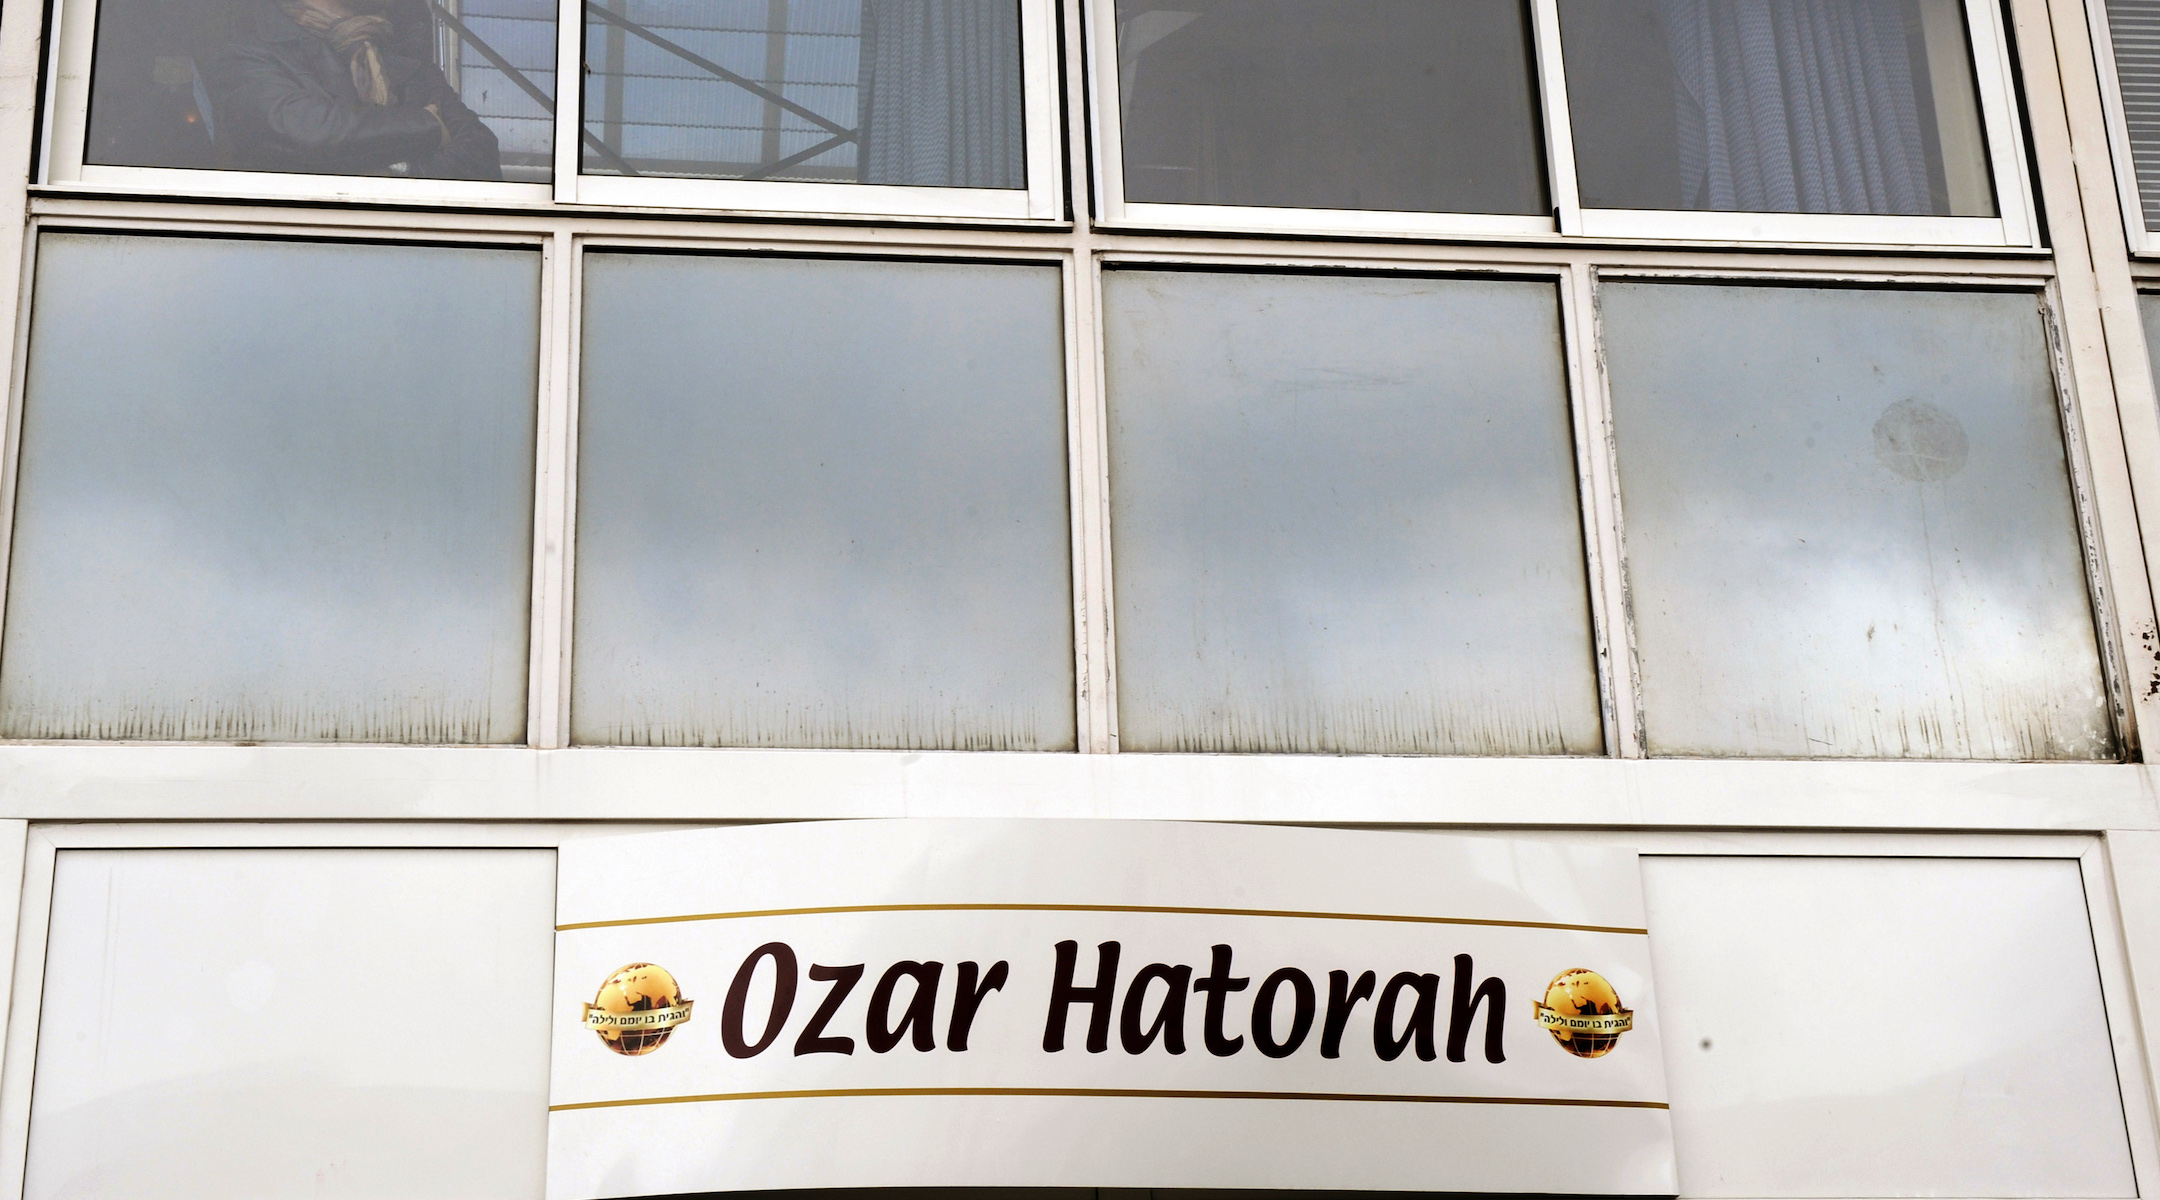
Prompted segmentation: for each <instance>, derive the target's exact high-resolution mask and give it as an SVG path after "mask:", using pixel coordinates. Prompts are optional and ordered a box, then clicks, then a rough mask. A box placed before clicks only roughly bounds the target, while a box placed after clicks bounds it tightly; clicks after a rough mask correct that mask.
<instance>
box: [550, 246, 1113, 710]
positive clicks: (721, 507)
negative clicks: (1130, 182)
mask: <svg viewBox="0 0 2160 1200" xmlns="http://www.w3.org/2000/svg"><path fill="white" fill-rule="evenodd" d="M585 261H586V265H585V351H584V360H583V370H584V388H583V392H582V398H581V401H580V405H581V409H582V425H583V433H582V441H581V443H580V449H579V458H578V469H579V481H580V482H579V485H578V562H577V599H578V607H577V630H576V672H575V674H574V676H573V680H574V682H573V685H572V686H573V693H572V701H571V725H572V729H573V731H574V734H575V737H576V738H577V740H578V741H581V742H604V743H618V744H630V745H669V746H682V745H690V746H828V747H862V748H879V749H997V750H1069V749H1072V748H1073V746H1074V712H1073V650H1072V588H1071V581H1070V580H1071V567H1070V563H1071V549H1070V547H1071V538H1070V534H1069V532H1068V529H1069V524H1070V520H1069V517H1068V510H1067V506H1066V467H1065V384H1064V366H1063V362H1064V333H1063V327H1062V322H1061V320H1060V316H1059V303H1060V301H1059V296H1060V288H1061V286H1062V285H1061V282H1060V280H1059V276H1058V271H1057V269H1056V268H1055V267H1023V266H985V265H933V264H928V263H891V262H843V261H810V260H804V259H767V258H734V257H699V256H686V255H639V254H593V255H589V256H587V258H586V260H585Z"/></svg>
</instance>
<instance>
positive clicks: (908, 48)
mask: <svg viewBox="0 0 2160 1200" xmlns="http://www.w3.org/2000/svg"><path fill="white" fill-rule="evenodd" d="M1022 99H1023V97H1022V87H1021V78H1020V0H593V2H591V3H588V4H586V6H585V159H584V163H585V166H584V169H585V170H586V171H587V172H589V173H591V174H596V175H658V176H670V177H676V178H690V179H788V180H798V181H805V182H824V183H882V184H911V185H915V186H922V187H969V188H1010V189H1017V188H1024V187H1026V186H1027V180H1026V154H1025V147H1024V145H1023V141H1024V133H1025V131H1024V129H1023V120H1022V118H1023V115H1024V113H1023V105H1022Z"/></svg>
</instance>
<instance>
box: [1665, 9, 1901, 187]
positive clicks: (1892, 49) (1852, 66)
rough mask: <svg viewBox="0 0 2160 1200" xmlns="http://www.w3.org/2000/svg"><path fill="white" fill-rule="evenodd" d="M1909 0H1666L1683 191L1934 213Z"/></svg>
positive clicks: (1666, 20)
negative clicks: (1908, 22) (1909, 29)
mask: <svg viewBox="0 0 2160 1200" xmlns="http://www.w3.org/2000/svg"><path fill="white" fill-rule="evenodd" d="M1905 9H1906V5H1905V3H1904V2H1903V0H1659V15H1660V17H1661V18H1662V20H1663V22H1664V25H1665V36H1666V40H1667V43H1668V45H1669V47H1670V50H1671V53H1672V61H1673V71H1674V75H1675V79H1676V87H1675V93H1676V95H1675V99H1676V102H1677V106H1678V118H1679V134H1680V178H1681V204H1682V206H1683V207H1686V208H1693V209H1709V210H1721V211H1739V212H1817V213H1884V214H1925V213H1928V212H1931V211H1933V208H1932V197H1931V188H1930V185H1929V179H1928V154H1927V147H1926V143H1925V142H1924V141H1923V139H1922V135H1921V129H1920V106H1919V98H1918V93H1917V89H1918V87H1922V86H1925V82H1924V81H1920V80H1915V78H1914V76H1913V67H1912V58H1911V53H1910V47H1909V45H1908V40H1907V39H1908V36H1909V35H1908V32H1907V25H1906V18H1905Z"/></svg>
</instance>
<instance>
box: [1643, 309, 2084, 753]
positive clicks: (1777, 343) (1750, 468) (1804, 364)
mask: <svg viewBox="0 0 2160 1200" xmlns="http://www.w3.org/2000/svg"><path fill="white" fill-rule="evenodd" d="M1601 312H1602V315H1603V321H1604V331H1605V357H1606V361H1607V364H1608V368H1609V370H1610V372H1611V379H1612V390H1613V401H1612V403H1613V410H1614V425H1615V428H1616V430H1617V436H1618V439H1619V455H1620V489H1621V497H1622V507H1623V512H1624V522H1625V533H1626V538H1627V556H1628V557H1627V562H1628V576H1629V581H1630V585H1631V588H1630V590H1631V595H1632V596H1633V598H1634V614H1635V636H1636V642H1637V646H1638V653H1639V655H1640V661H1641V665H1642V689H1643V703H1644V707H1645V710H1646V713H1647V717H1646V724H1647V728H1648V731H1649V737H1650V747H1651V749H1652V750H1653V751H1655V752H1657V753H1662V754H1703V755H1733V754H1750V755H1773V756H1780V757H1795V758H1798V757H1876V758H1975V759H2046V758H2108V757H2111V756H2112V755H2113V754H2114V752H2115V748H2114V738H2113V735H2112V733H2111V725H2110V721H2109V716H2108V708H2109V705H2108V700H2107V696H2106V691H2105V688H2104V686H2103V683H2102V678H2101V672H2100V656H2099V652H2098V649H2097V646H2096V644H2095V640H2094V636H2093V618H2092V609H2091V602H2090V599H2089V594H2088V590H2087V583H2086V575H2085V567H2084V562H2083V557H2082V554H2081V551H2080V548H2079V547H2080V542H2079V536H2078V526H2077V519H2076V514H2075V511H2074V509H2073V507H2072V501H2071V491H2070V481H2069V477H2068V474H2067V467H2066V464H2065V461H2064V456H2063V441H2062V432H2061V425H2060V423H2059V417H2058V409H2057V399H2056V392H2055V387H2054V383H2053V379H2052V376H2051V373H2050V370H2049V358H2048V345H2047V339H2046V336H2045V333H2044V330H2043V328H2042V325H2041V321H2040V316H2039V313H2038V312H2037V310H2036V301H2035V298H2034V297H2032V296H2030V295H2021V294H2011V293H1976V292H1965V293H1956V292H1930V291H1889V290H1881V291H1877V290H1838V289H1817V288H1781V287H1728V286H1698V285H1678V284H1663V283H1613V284H1608V285H1606V286H1605V287H1604V288H1603V289H1602V303H1601Z"/></svg>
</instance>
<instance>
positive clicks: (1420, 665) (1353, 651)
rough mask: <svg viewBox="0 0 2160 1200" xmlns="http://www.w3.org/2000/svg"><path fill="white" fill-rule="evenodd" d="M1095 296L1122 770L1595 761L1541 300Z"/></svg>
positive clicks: (1480, 291) (1551, 294)
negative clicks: (1443, 757)
mask: <svg viewBox="0 0 2160 1200" xmlns="http://www.w3.org/2000/svg"><path fill="white" fill-rule="evenodd" d="M1103 286H1104V289H1105V300H1106V303H1107V304H1108V322H1107V326H1106V338H1107V353H1108V364H1109V389H1110V460H1111V480H1110V498H1111V532H1112V536H1113V538H1114V539H1115V548H1114V555H1113V558H1114V561H1115V563H1116V569H1117V598H1116V605H1117V610H1116V611H1117V660H1118V737H1119V744H1120V745H1121V746H1122V747H1123V748H1125V749H1127V750H1165V751H1256V752H1317V753H1414V754H1594V753H1597V752H1598V751H1599V749H1600V748H1601V746H1602V734H1601V731H1600V725H1599V712H1598V691H1597V679H1596V674H1595V669H1594V666H1593V661H1592V652H1591V637H1590V614H1589V605H1588V599H1587V596H1588V593H1587V585H1586V582H1585V578H1584V574H1583V570H1584V567H1583V563H1584V559H1583V544H1582V526H1581V511H1580V508H1579V506H1578V502H1577V497H1576V488H1575V480H1576V469H1575V452H1574V446H1573V440H1572V438H1571V436H1570V425H1569V416H1568V396H1567V379H1566V370H1565V367H1564V365H1563V359H1562V356H1561V349H1560V318H1559V308H1558V296H1557V294H1556V292H1555V290H1554V288H1553V287H1552V286H1551V285H1549V284H1540V283H1516V282H1492V281H1470V280H1446V279H1417V278H1396V277H1376V276H1360V277H1342V276H1304V275H1241V274H1217V273H1193V272H1184V273H1181V272H1166V271H1137V270H1121V271H1114V272H1110V273H1108V274H1107V275H1106V276H1105V278H1104V284H1103Z"/></svg>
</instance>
